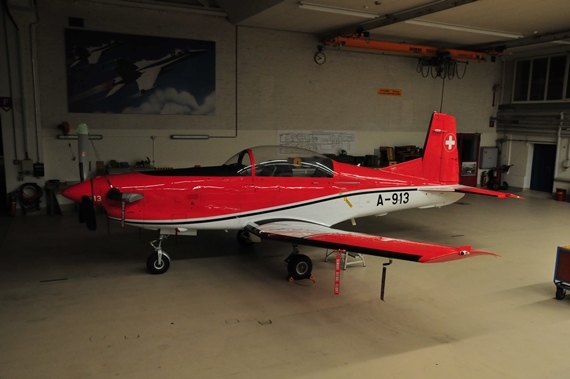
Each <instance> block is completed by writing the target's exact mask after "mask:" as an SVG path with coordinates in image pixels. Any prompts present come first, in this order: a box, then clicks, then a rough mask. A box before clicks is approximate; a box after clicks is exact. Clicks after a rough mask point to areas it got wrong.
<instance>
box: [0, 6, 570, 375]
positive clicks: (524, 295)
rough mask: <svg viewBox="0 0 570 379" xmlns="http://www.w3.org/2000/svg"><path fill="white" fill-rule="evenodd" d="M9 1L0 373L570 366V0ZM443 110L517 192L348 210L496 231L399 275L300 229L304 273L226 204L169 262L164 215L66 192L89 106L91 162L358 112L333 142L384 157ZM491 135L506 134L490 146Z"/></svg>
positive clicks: (315, 127) (460, 232) (365, 226)
mask: <svg viewBox="0 0 570 379" xmlns="http://www.w3.org/2000/svg"><path fill="white" fill-rule="evenodd" d="M1 12H2V17H1V18H0V22H1V23H2V26H1V27H0V33H1V34H2V36H1V39H2V41H3V43H2V48H1V49H0V50H1V51H2V54H3V57H2V62H3V64H2V65H0V72H1V75H0V100H1V105H2V110H1V111H0V123H1V127H2V133H1V143H0V146H1V148H2V150H1V151H0V157H1V159H0V195H1V196H2V198H3V199H6V201H0V206H1V207H2V208H1V212H2V216H1V217H0V225H1V231H0V251H1V254H3V258H4V259H3V261H4V262H5V263H7V264H5V265H3V266H2V268H0V272H1V275H0V283H1V285H0V298H1V299H2V308H1V311H0V320H1V325H2V326H1V327H0V336H1V337H0V346H2V351H3V352H4V353H3V355H2V357H1V358H0V378H4V377H6V378H31V377H58V378H77V377H85V378H107V377H111V376H118V377H129V378H145V377H157V376H158V377H192V378H194V377H196V378H251V377H265V376H268V375H272V376H274V377H278V378H280V377H298V378H309V377H311V378H313V377H332V378H352V377H353V378H361V377H387V378H405V377H425V378H432V377H438V378H457V377H461V378H481V377H485V378H560V377H564V376H565V375H566V373H567V372H568V370H569V369H570V364H569V363H568V360H567V359H566V358H565V357H564V356H563V354H562V352H563V351H564V348H565V347H566V341H567V340H566V338H567V335H568V330H570V328H569V324H568V318H567V317H566V316H565V313H564V312H566V311H568V305H569V304H568V299H563V300H562V301H557V300H556V299H555V298H554V297H555V296H554V295H555V289H556V288H555V286H554V284H553V283H552V277H553V272H554V269H555V265H557V259H556V258H557V254H556V253H557V247H559V246H564V245H568V244H569V243H570V241H569V240H568V211H569V210H570V205H569V203H568V202H567V197H566V191H567V190H570V170H569V168H570V148H569V141H570V132H569V126H568V122H569V121H568V119H569V117H568V113H569V112H570V109H569V107H568V99H570V72H569V65H570V57H569V53H568V51H569V50H568V49H569V48H568V45H569V44H570V28H569V26H568V21H567V16H566V15H568V14H570V3H567V2H564V1H557V0H544V1H538V2H537V1H530V0H518V1H515V0H503V1H500V2H497V1H490V0H460V1H458V0H443V1H429V0H426V1H424V0H400V1H395V0H386V1H363V2H354V1H349V0H320V1H316V0H315V1H311V2H307V1H295V0H252V1H248V2H247V4H239V3H238V2H233V1H228V0H51V1H49V2H48V1H36V0H3V1H2V9H1ZM126 41H128V42H126ZM134 46H138V49H137V48H135V47H134ZM141 46H142V50H141ZM141 51H144V52H150V53H152V54H150V53H149V55H148V56H145V55H144V54H141ZM129 58H130V60H129ZM434 111H437V112H443V113H446V114H450V115H452V116H454V117H455V119H456V121H457V132H458V136H462V138H464V139H462V140H459V143H460V144H461V141H463V143H464V145H463V146H459V147H460V152H459V153H460V154H459V155H460V160H461V161H463V162H462V163H465V164H466V165H465V170H464V171H461V172H462V173H465V178H463V177H462V179H465V180H466V183H467V184H469V185H473V186H482V185H483V184H484V183H483V182H485V181H488V180H489V177H488V176H486V175H484V173H485V172H488V171H489V170H490V169H496V171H501V173H502V177H501V178H500V181H499V184H501V183H502V182H508V185H509V188H508V191H510V192H514V193H517V194H519V195H522V196H523V197H524V199H495V198H489V197H483V196H475V195H466V197H464V198H463V199H462V200H461V201H459V202H457V203H455V204H452V205H450V206H446V207H442V208H441V209H412V210H406V211H402V212H395V213H390V214H388V215H386V216H385V217H366V218H362V219H357V220H356V222H355V224H356V225H351V223H350V222H349V221H347V222H343V223H341V224H340V225H339V226H338V227H339V228H341V229H344V230H357V231H358V232H363V233H369V234H375V235H382V236H385V237H390V238H403V239H406V240H416V241H421V242H433V243H441V244H446V245H453V246H473V247H474V248H477V249H481V250H485V251H491V252H495V253H497V254H499V255H500V257H497V258H492V257H477V258H473V259H468V260H462V261H460V262H450V263H444V264H432V265H427V264H418V263H414V262H405V261H394V262H393V264H391V265H390V267H389V268H387V279H386V287H385V291H386V294H385V299H384V301H382V300H380V298H379V296H380V292H381V289H380V284H381V276H382V272H383V268H384V267H385V266H384V264H385V263H386V259H382V258H379V257H373V256H365V261H366V265H365V267H364V266H363V265H358V264H355V265H352V266H350V267H348V268H347V269H346V270H342V271H341V286H340V293H339V294H338V295H335V294H334V293H333V287H334V286H333V284H334V275H335V265H334V263H332V262H330V261H329V262H326V261H325V259H324V257H325V254H326V251H325V250H324V249H319V248H316V247H310V248H306V249H304V252H306V253H307V254H310V255H311V256H312V257H313V264H314V267H313V273H314V276H315V279H314V281H311V280H308V281H296V282H289V281H287V280H286V275H285V271H284V269H283V259H284V258H285V257H287V254H288V253H289V251H290V247H289V246H288V245H287V244H283V243H278V242H273V241H269V242H267V241H264V242H263V243H261V244H258V246H256V247H255V250H254V252H253V253H252V252H251V251H245V250H244V249H243V248H241V247H240V246H239V245H237V244H236V242H235V235H234V234H232V233H228V232H226V231H224V230H218V231H216V230H208V231H204V232H200V233H199V234H198V236H196V237H183V236H176V237H172V238H170V239H169V240H168V241H166V242H165V249H166V250H168V253H169V254H170V256H171V257H172V260H173V265H172V268H171V269H170V271H169V272H168V273H166V274H164V275H148V274H147V273H146V271H145V269H144V259H145V257H146V256H147V255H148V254H149V253H150V249H151V247H150V246H149V245H148V242H149V241H150V240H151V239H152V238H153V236H155V233H154V232H153V231H149V230H144V229H139V228H135V227H128V226H127V227H125V228H121V226H120V224H119V223H116V222H113V221H111V222H109V221H108V219H107V218H106V217H105V215H104V214H102V213H97V215H96V217H97V221H98V223H99V225H100V227H99V229H98V230H97V231H96V232H89V231H87V230H85V228H84V227H83V226H81V225H78V224H77V212H76V206H75V204H73V203H72V202H71V201H69V200H67V199H65V198H64V197H62V196H61V193H60V190H61V189H62V188H63V186H65V185H66V183H74V182H77V181H78V180H79V177H80V174H79V170H78V162H79V161H81V160H82V158H83V157H82V156H81V154H80V152H79V151H78V150H77V140H78V130H79V129H80V128H79V126H80V125H81V124H85V125H87V126H88V128H89V135H90V138H91V141H90V144H89V148H90V150H89V151H90V156H89V157H88V158H87V162H88V169H87V171H89V172H91V174H93V173H94V172H96V171H97V170H100V169H103V170H111V171H112V170H114V172H124V171H128V170H132V169H137V168H146V167H147V166H152V167H154V168H172V167H192V166H196V165H199V166H210V165H218V164H221V163H223V162H225V161H226V159H227V158H229V157H230V156H232V155H233V154H235V153H237V152H238V151H240V150H242V149H245V148H248V147H252V146H259V145H275V144H279V143H283V141H284V139H286V138H307V136H312V137H313V138H315V140H317V142H319V141H320V140H319V139H318V138H317V137H314V135H316V134H319V133H320V134H323V135H326V136H328V137H330V136H337V135H343V136H347V137H346V138H347V140H346V141H343V143H342V144H331V143H329V142H330V141H328V140H327V141H326V142H322V141H321V142H322V146H321V145H319V146H317V147H319V148H323V149H328V150H327V151H326V152H328V153H330V152H333V153H334V154H335V155H337V158H338V159H342V158H344V157H343V155H345V154H344V153H347V154H346V155H349V156H354V157H366V156H376V157H379V156H381V154H382V147H398V146H419V147H421V146H423V144H424V139H425V134H426V129H427V126H428V123H429V120H430V118H431V115H432V113H433V112H434ZM320 134H319V135H320ZM292 136H293V137H292ZM299 136H301V137H299ZM303 141H304V140H303ZM297 142H298V141H297ZM485 149H490V150H489V151H491V150H492V151H496V152H497V156H496V158H495V159H494V161H493V162H492V163H491V164H490V165H489V166H484V164H483V163H484V159H482V155H483V154H485V153H486V152H487V150H485ZM342 150H345V151H344V152H343V151H342ZM99 162H102V165H103V166H104V167H100V163H99ZM111 162H113V163H111ZM501 166H504V167H505V169H504V170H505V171H504V172H503V170H502V169H501ZM461 169H463V166H462V167H461ZM111 173H112V172H111ZM26 184H29V187H31V191H38V190H37V188H39V189H43V191H44V193H43V196H42V197H41V199H40V200H38V202H37V204H34V206H32V207H31V208H28V209H25V207H24V205H23V204H22V203H21V199H18V198H14V197H10V196H11V195H12V196H16V195H19V196H20V197H22V196H24V195H22V192H23V187H24V185H26ZM60 184H61V185H62V186H61V187H60ZM54 185H55V188H54V187H53V186H54ZM50 186H52V187H50ZM46 188H47V189H46ZM24 189H25V190H30V188H24ZM34 194H37V192H35V193H32V196H33V195H34ZM48 194H49V196H50V199H49V200H48V198H47V197H48ZM28 195H29V194H28ZM18 200H20V202H18ZM54 204H55V205H56V208H51V207H52V206H54ZM36 205H37V206H36ZM14 206H15V208H13V207H14ZM59 211H61V212H59ZM48 213H50V214H48ZM321 257H322V259H321Z"/></svg>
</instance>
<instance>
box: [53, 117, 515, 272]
mask: <svg viewBox="0 0 570 379" xmlns="http://www.w3.org/2000/svg"><path fill="white" fill-rule="evenodd" d="M455 130H456V129H455V118H453V117H451V116H448V115H445V114H441V113H434V114H433V116H432V119H431V123H430V127H429V131H428V134H427V138H426V142H425V146H424V150H423V151H424V152H423V157H421V158H417V159H415V160H411V161H407V162H404V163H400V164H397V165H393V166H389V167H385V168H381V169H372V168H367V167H359V166H354V165H350V164H345V163H339V162H336V161H334V160H331V159H330V158H328V157H325V156H323V155H321V154H319V153H315V152H312V151H309V150H305V149H300V148H296V147H287V146H261V147H256V148H251V149H245V150H243V151H240V152H239V153H237V154H236V155H234V156H233V157H231V158H230V159H229V160H228V161H227V162H226V163H224V164H223V165H221V166H215V167H192V168H181V169H172V170H157V171H145V172H133V173H127V174H118V175H110V176H99V177H95V178H93V179H90V180H85V181H83V182H80V183H78V184H76V185H74V186H72V187H70V188H68V189H66V190H65V191H64V192H63V195H64V196H65V197H67V198H69V199H71V200H73V201H75V202H78V203H80V204H81V205H80V218H83V219H84V220H86V221H87V224H88V227H90V228H94V227H95V225H94V221H95V216H94V214H93V206H94V205H95V206H99V207H102V208H104V209H105V211H106V213H107V215H108V217H109V218H111V219H113V220H117V221H121V222H122V223H124V224H128V225H134V226H138V227H142V228H148V229H155V230H158V231H159V234H160V237H159V238H158V239H157V240H156V241H153V242H151V245H152V246H153V247H154V253H152V254H151V255H150V256H149V258H148V260H147V268H148V270H149V271H150V272H151V273H153V274H162V273H164V272H166V271H167V270H168V268H169V266H170V258H169V256H168V255H167V254H166V252H165V251H163V250H162V247H161V244H162V241H163V240H164V239H165V238H166V237H167V236H168V235H172V234H178V235H196V234H197V231H198V230H202V229H223V230H236V231H238V232H237V238H238V242H240V243H241V244H243V245H249V244H252V243H253V242H254V241H255V242H257V241H259V240H260V239H265V238H266V239H273V240H278V241H283V242H289V243H291V244H293V252H292V253H291V254H290V255H289V257H288V258H287V259H286V262H287V269H288V272H289V275H290V276H291V277H292V278H293V279H303V278H308V277H310V275H311V271H312V262H311V259H310V258H309V257H308V256H306V255H304V254H301V253H300V252H299V249H298V246H299V245H308V246H315V247H322V248H327V249H343V250H346V251H350V252H355V253H362V254H369V255H375V256H381V257H387V258H394V259H404V260H409V261H417V262H422V263H424V262H444V261H450V260H455V259H461V258H466V257H470V256H474V255H481V254H490V255H493V253H487V252H483V251H479V250H472V249H471V247H469V246H461V247H450V246H443V245H436V244H429V243H418V242H411V241H406V240H400V239H392V238H386V237H380V236H376V235H367V234H362V233H356V232H349V231H344V230H338V229H334V228H332V227H331V226H332V225H335V224H337V223H340V222H341V221H345V220H350V219H354V218H357V217H365V216H371V215H384V214H387V213H390V212H395V211H400V210H404V209H411V208H430V207H441V206H444V205H449V204H452V203H454V202H456V201H458V200H459V199H461V198H462V197H463V196H464V194H465V193H474V194H481V195H489V196H496V197H501V198H504V197H518V196H516V195H513V194H507V193H502V192H495V191H491V190H485V189H480V188H474V187H467V186H463V185H459V184H458V178H459V164H458V159H457V145H456V141H457V140H456V132H455Z"/></svg>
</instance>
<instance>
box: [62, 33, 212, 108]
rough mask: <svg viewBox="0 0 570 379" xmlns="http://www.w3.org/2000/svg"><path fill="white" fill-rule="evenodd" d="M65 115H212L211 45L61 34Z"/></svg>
mask: <svg viewBox="0 0 570 379" xmlns="http://www.w3.org/2000/svg"><path fill="white" fill-rule="evenodd" d="M65 49H66V70H67V102H68V110H69V112H71V113H127V114H169V115H173V114H176V115H213V114H214V113H215V110H216V102H215V88H216V75H215V74H216V71H215V70H216V44H215V42H213V41H202V40H192V39H179V38H165V37H155V36H141V35H131V34H120V33H110V32H97V31H88V30H81V29H66V30H65Z"/></svg>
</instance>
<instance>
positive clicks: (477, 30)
mask: <svg viewBox="0 0 570 379" xmlns="http://www.w3.org/2000/svg"><path fill="white" fill-rule="evenodd" d="M404 22H405V23H406V24H412V25H420V26H429V27H432V28H440V29H449V30H457V31H460V32H467V33H477V34H485V35H489V36H497V37H506V38H513V39H517V38H523V37H524V35H522V34H520V33H510V32H503V31H501V30H492V29H480V28H474V27H470V26H462V25H455V24H447V23H444V22H436V21H424V20H408V21H404Z"/></svg>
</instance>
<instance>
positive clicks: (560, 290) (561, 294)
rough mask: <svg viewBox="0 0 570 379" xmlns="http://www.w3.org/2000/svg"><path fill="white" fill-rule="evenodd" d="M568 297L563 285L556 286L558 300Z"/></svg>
mask: <svg viewBox="0 0 570 379" xmlns="http://www.w3.org/2000/svg"><path fill="white" fill-rule="evenodd" d="M565 297H566V290H565V289H564V288H562V287H556V300H564V298H565Z"/></svg>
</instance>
